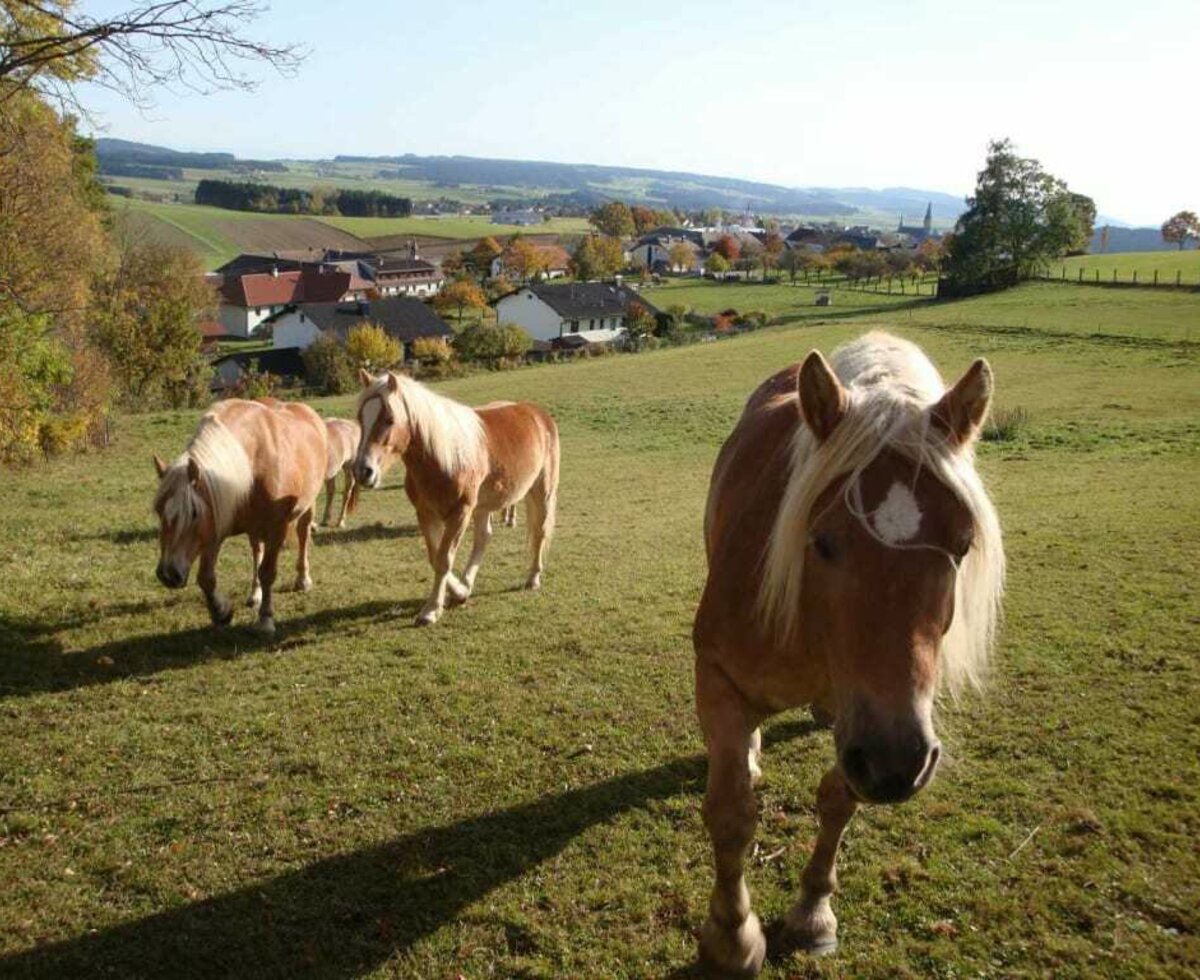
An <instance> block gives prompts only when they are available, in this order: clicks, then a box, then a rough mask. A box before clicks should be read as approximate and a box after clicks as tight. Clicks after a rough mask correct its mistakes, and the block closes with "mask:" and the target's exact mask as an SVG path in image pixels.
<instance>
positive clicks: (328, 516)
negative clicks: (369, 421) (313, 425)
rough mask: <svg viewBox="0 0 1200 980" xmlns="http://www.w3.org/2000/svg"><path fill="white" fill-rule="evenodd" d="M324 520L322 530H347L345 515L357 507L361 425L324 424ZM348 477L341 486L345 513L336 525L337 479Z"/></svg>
mask: <svg viewBox="0 0 1200 980" xmlns="http://www.w3.org/2000/svg"><path fill="white" fill-rule="evenodd" d="M325 437H326V445H327V446H328V449H327V452H326V466H325V516H324V517H322V518H321V525H322V526H323V527H345V526H346V515H347V514H353V513H354V509H355V507H357V506H358V481H357V480H356V479H355V478H354V454H355V452H356V451H357V450H358V437H359V431H358V423H357V422H351V421H348V420H347V419H326V420H325ZM339 472H340V473H343V474H345V479H344V481H343V484H342V509H341V512H340V513H339V514H338V519H337V523H336V524H334V523H333V503H334V500H335V499H336V498H337V475H338V473H339Z"/></svg>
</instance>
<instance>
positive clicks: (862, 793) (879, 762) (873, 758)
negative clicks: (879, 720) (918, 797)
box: [838, 736, 942, 803]
mask: <svg viewBox="0 0 1200 980" xmlns="http://www.w3.org/2000/svg"><path fill="white" fill-rule="evenodd" d="M941 754H942V747H941V744H940V743H939V742H937V741H936V740H933V741H931V740H929V739H927V738H925V737H923V736H918V737H912V738H908V739H903V740H898V741H884V740H883V739H878V738H870V737H866V738H859V739H855V740H854V741H852V742H850V743H849V744H848V745H846V747H845V748H843V749H842V750H841V751H840V752H839V753H838V762H839V764H840V765H841V769H842V774H843V775H844V776H845V777H846V781H847V782H848V783H849V784H850V788H851V789H852V790H853V791H854V794H855V795H856V796H858V797H859V798H860V799H861V800H863V801H864V802H866V803H903V802H904V801H905V800H907V799H908V798H909V797H911V796H914V795H915V794H916V793H918V792H919V791H920V790H922V789H924V788H925V787H926V786H927V785H928V784H929V781H930V780H931V779H933V774H934V772H935V771H936V770H937V764H938V760H939V759H940V758H941Z"/></svg>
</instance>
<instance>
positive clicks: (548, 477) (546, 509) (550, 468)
mask: <svg viewBox="0 0 1200 980" xmlns="http://www.w3.org/2000/svg"><path fill="white" fill-rule="evenodd" d="M559 453H560V447H559V442H558V426H557V425H556V424H555V423H554V419H553V418H551V417H550V416H549V415H547V416H546V449H545V454H546V461H545V463H544V464H543V466H542V507H541V514H540V517H541V531H542V540H543V541H544V542H545V543H546V544H549V543H550V539H551V538H552V537H553V536H554V522H555V519H556V517H557V515H558V462H559Z"/></svg>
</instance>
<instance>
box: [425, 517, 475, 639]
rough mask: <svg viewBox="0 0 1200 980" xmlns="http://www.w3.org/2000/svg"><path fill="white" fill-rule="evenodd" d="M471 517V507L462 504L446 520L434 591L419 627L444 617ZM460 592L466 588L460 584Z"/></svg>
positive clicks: (434, 569) (440, 544)
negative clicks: (457, 560) (455, 568)
mask: <svg viewBox="0 0 1200 980" xmlns="http://www.w3.org/2000/svg"><path fill="white" fill-rule="evenodd" d="M470 516H471V507H470V506H469V505H467V504H460V505H459V506H458V507H456V508H455V509H454V510H453V511H452V512H451V514H450V516H449V517H448V518H447V520H446V526H445V530H444V531H443V532H442V540H441V541H440V542H439V543H438V548H437V553H436V554H435V555H434V560H433V590H432V591H431V592H430V593H429V598H428V599H427V600H426V601H425V606H424V608H423V609H422V610H421V612H420V614H419V615H418V616H417V620H416V623H417V625H418V626H429V625H431V624H432V623H436V622H437V621H438V620H439V619H441V617H442V610H444V609H445V608H446V590H447V588H449V583H450V580H451V579H453V578H454V572H453V568H454V556H455V555H456V554H457V553H458V546H459V543H460V542H461V541H462V537H463V532H465V531H466V529H467V521H468V520H469V519H470ZM459 590H465V586H463V585H461V584H459ZM456 591H457V590H456Z"/></svg>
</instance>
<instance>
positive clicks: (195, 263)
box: [92, 233, 217, 409]
mask: <svg viewBox="0 0 1200 980" xmlns="http://www.w3.org/2000/svg"><path fill="white" fill-rule="evenodd" d="M121 245H122V247H121V252H120V256H119V259H118V262H117V264H116V266H115V267H114V269H113V270H112V271H111V273H110V274H108V275H106V276H104V277H103V278H102V280H101V281H100V282H99V283H98V285H97V290H96V311H95V313H94V315H93V326H92V330H93V335H94V337H95V339H96V342H97V345H98V346H99V347H100V349H101V350H103V351H104V352H105V354H107V355H108V360H109V363H110V364H111V365H112V371H113V375H114V378H115V380H116V381H117V384H118V387H119V389H120V398H121V400H122V401H123V402H124V403H125V404H127V405H130V406H133V407H137V408H143V409H144V408H152V407H155V406H159V405H169V406H172V407H180V406H184V405H195V404H199V403H200V402H202V401H204V400H205V399H206V398H207V397H208V382H209V380H210V378H211V374H212V371H211V369H210V367H209V365H208V361H207V360H206V358H205V357H204V355H203V354H202V353H201V352H200V344H201V340H202V338H201V335H200V330H199V327H198V321H200V320H202V319H210V318H211V317H212V316H214V315H215V313H216V307H217V297H216V294H215V293H214V292H213V289H212V287H211V286H209V285H208V283H206V282H205V280H204V267H203V266H202V265H201V264H200V261H199V259H197V258H196V256H195V253H193V252H191V251H189V250H187V249H184V248H176V247H173V246H170V245H162V244H158V243H154V242H148V241H138V240H135V239H134V238H133V237H132V236H131V235H129V234H128V233H126V234H125V235H124V236H123V241H122V243H121Z"/></svg>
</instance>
